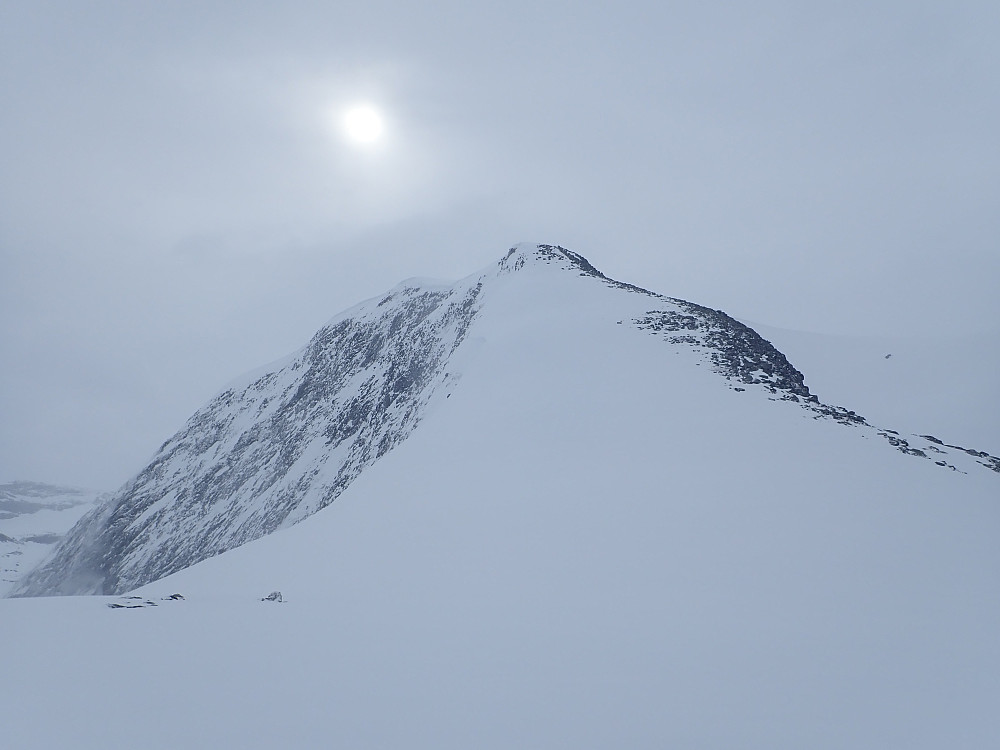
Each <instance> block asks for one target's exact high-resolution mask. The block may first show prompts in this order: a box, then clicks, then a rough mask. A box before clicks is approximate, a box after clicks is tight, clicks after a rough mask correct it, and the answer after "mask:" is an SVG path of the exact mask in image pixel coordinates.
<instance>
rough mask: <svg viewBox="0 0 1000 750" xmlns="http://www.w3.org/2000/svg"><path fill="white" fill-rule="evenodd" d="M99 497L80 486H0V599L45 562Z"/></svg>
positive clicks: (37, 484)
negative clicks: (24, 576) (41, 562)
mask: <svg viewBox="0 0 1000 750" xmlns="http://www.w3.org/2000/svg"><path fill="white" fill-rule="evenodd" d="M102 497H103V495H102V493H100V492H95V491H93V490H84V489H80V488H79V487H57V486H55V485H51V484H41V483H39V482H8V483H6V484H0V597H2V596H5V595H6V594H7V593H8V592H9V591H10V590H11V589H12V588H13V587H14V585H15V584H16V583H17V582H18V581H19V580H20V579H21V577H22V576H23V575H24V574H25V573H27V572H28V571H30V570H32V569H33V568H34V567H35V566H36V565H38V563H39V562H40V561H42V560H44V559H45V557H46V556H47V555H48V554H49V553H50V552H51V551H52V548H53V546H54V545H55V544H56V543H57V542H59V541H60V540H61V539H62V538H63V536H64V535H65V534H66V532H67V531H69V530H70V528H71V527H72V526H73V524H75V523H76V522H77V521H79V520H80V518H81V517H82V516H83V515H84V513H86V512H87V511H88V510H90V508H91V507H92V506H93V505H94V504H95V503H96V502H97V501H98V500H99V499H101V498H102Z"/></svg>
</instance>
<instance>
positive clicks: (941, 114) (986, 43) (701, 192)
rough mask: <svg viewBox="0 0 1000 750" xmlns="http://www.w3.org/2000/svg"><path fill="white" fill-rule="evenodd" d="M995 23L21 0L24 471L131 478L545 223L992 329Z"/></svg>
mask: <svg viewBox="0 0 1000 750" xmlns="http://www.w3.org/2000/svg"><path fill="white" fill-rule="evenodd" d="M998 39H1000V5H998V4H997V3H996V2H995V1H984V2H954V1H948V2H945V1H944V0H938V1H936V2H919V1H917V0H906V1H905V2H903V1H900V2H857V3H854V2H844V3H823V4H820V3H802V2H787V3H783V2H756V3H747V2H743V3H724V2H716V3H693V2H692V3H662V2H657V3H653V2H648V3H620V2H619V3H613V4H612V3H593V2H590V3H588V2H539V1H538V0H532V2H519V0H508V2H505V3H489V4H486V3H475V2H468V1H466V2H424V3H409V2H399V1H398V0H396V1H393V2H382V1H378V0H369V1H368V2H364V3H331V2H328V1H327V2H314V3H313V2H297V3H296V2H291V3H289V2H285V3H281V4H278V3H270V2H257V3H252V2H240V3H235V2H234V3H219V2H209V1H207V0H198V2H190V3H187V2H170V3H136V2H127V1H124V0H123V1H122V2H97V1H93V0H91V1H90V2H86V3H83V2H72V1H67V2H44V1H42V0H33V1H32V2H30V3H29V2H19V1H15V0H0V102H2V105H0V358H2V359H0V361H2V366H3V374H2V376H0V378H2V380H0V386H2V391H0V479H14V478H24V479H36V480H41V481H53V482H69V483H76V484H83V485H89V486H94V487H97V488H107V489H112V488H114V487H116V486H117V485H119V484H120V483H121V482H123V481H124V480H126V479H127V478H128V477H129V476H130V475H131V474H133V473H134V472H135V471H137V470H138V469H140V468H141V466H142V464H143V463H144V462H145V461H146V460H147V459H148V458H149V457H150V455H151V454H152V453H153V451H154V450H155V449H156V448H157V446H158V445H159V444H160V443H161V442H162V441H163V440H165V439H166V438H167V437H169V435H170V434H172V433H173V432H174V431H175V430H176V429H177V428H179V427H180V426H181V425H182V424H183V422H184V420H185V419H186V418H187V416H189V414H190V413H191V412H192V411H193V410H194V409H196V408H197V407H198V406H200V405H201V404H202V403H203V402H204V401H206V400H207V399H208V398H210V397H211V396H212V395H213V394H214V393H215V392H216V391H218V390H219V389H220V388H221V387H222V386H223V385H224V384H225V382H226V381H228V380H230V379H231V378H233V377H235V376H237V375H238V374H240V373H241V372H242V371H245V370H248V369H251V368H255V367H257V366H259V365H261V364H263V363H265V362H268V361H270V360H273V359H276V358H278V357H280V356H282V355H284V354H286V353H288V352H289V351H292V350H294V349H296V348H298V347H299V346H300V345H302V344H303V343H305V342H306V341H307V340H308V338H309V337H310V335H311V334H312V333H313V332H314V331H315V329H317V328H318V327H319V326H320V325H322V324H323V322H324V321H325V320H326V319H328V318H329V317H331V316H333V315H334V314H336V313H337V312H339V311H340V310H342V309H343V308H345V307H347V306H349V305H351V304H354V303H355V302H357V301H359V300H361V299H364V298H367V297H370V296H373V295H375V294H378V293H379V292H381V291H383V290H385V289H386V288H388V287H390V286H392V285H394V284H395V283H397V282H398V281H400V280H401V279H403V278H406V277H409V276H432V277H441V278H458V277H461V276H465V275H467V274H469V273H472V272H473V271H476V270H478V269H479V268H480V267H482V266H485V265H486V264H488V263H490V262H492V261H494V260H495V259H497V258H499V257H500V256H501V255H502V254H503V252H504V250H505V249H506V248H507V247H508V246H509V245H511V244H512V243H514V242H518V241H522V240H525V241H543V242H553V243H559V244H562V245H565V246H567V247H570V248H572V249H574V250H576V251H578V252H581V253H583V254H584V255H586V256H587V257H588V258H589V259H590V260H591V261H592V262H593V263H594V264H595V265H596V266H597V267H598V268H601V269H602V270H604V271H605V272H607V273H608V274H609V275H612V276H615V277H617V278H621V279H624V280H627V281H630V282H634V283H637V284H640V285H642V286H645V287H648V288H651V289H654V290H656V291H660V292H664V293H667V294H670V295H674V296H678V297H682V298H686V299H690V300H692V301H696V302H699V303H702V304H707V305H710V306H712V307H719V308H722V309H724V310H726V311H727V312H730V313H731V314H734V315H737V316H739V317H741V318H745V319H749V320H752V321H759V322H762V323H768V324H771V325H774V326H778V327H785V328H795V329H802V330H808V331H820V332H827V333H845V334H860V333H866V332H870V331H871V332H876V333H880V334H889V335H896V334H906V335H910V334H915V333H922V332H930V333H932V334H949V335H950V334H955V333H970V334H975V333H980V332H985V331H988V330H990V329H993V330H995V329H996V328H997V326H998V323H997V320H998V313H1000V302H998V301H997V298H998V297H1000V295H998V294H997V289H998V288H1000V248H998V243H997V238H998V237H1000V231H998V230H1000V138H998V137H997V133H1000V44H998V43H997V40H998ZM355 102H368V103H370V104H371V105H372V106H375V107H377V108H378V109H379V110H381V112H382V114H383V116H384V119H385V133H384V137H383V138H382V139H381V140H380V141H379V142H377V143H375V144H372V145H370V146H366V147H361V146H359V145H357V144H352V143H349V142H348V141H346V140H345V139H344V137H343V135H342V132H341V129H340V125H339V118H340V116H341V114H342V112H343V110H344V108H345V107H347V106H349V105H351V104H353V103H355Z"/></svg>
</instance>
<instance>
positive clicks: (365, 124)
mask: <svg viewBox="0 0 1000 750" xmlns="http://www.w3.org/2000/svg"><path fill="white" fill-rule="evenodd" d="M343 126H344V133H346V135H347V137H348V138H349V139H350V140H352V141H354V142H355V143H374V142H375V141H377V140H378V139H379V138H381V137H382V131H383V130H384V129H385V128H384V126H383V124H382V115H380V114H379V113H378V111H376V110H375V108H374V107H370V106H368V105H367V104H363V105H358V106H356V107H351V108H350V109H348V110H347V111H346V112H345V113H344V119H343Z"/></svg>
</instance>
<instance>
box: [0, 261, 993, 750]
mask: <svg viewBox="0 0 1000 750" xmlns="http://www.w3.org/2000/svg"><path fill="white" fill-rule="evenodd" d="M548 273H549V270H547V267H543V268H540V269H539V270H538V272H537V273H532V274H529V275H528V276H523V277H521V278H520V279H519V280H518V282H517V283H513V282H510V283H507V282H504V283H499V284H495V285H492V286H491V287H490V288H489V289H488V290H486V291H485V292H484V294H486V293H488V295H489V298H488V299H484V301H483V306H482V313H481V316H480V317H479V318H478V320H477V326H476V329H475V331H474V332H470V335H469V339H468V340H467V341H466V344H464V345H463V347H462V355H461V357H460V358H458V359H456V360H455V361H454V362H453V363H452V368H453V370H451V371H453V372H454V373H456V374H460V375H461V378H460V379H458V380H457V382H456V383H455V385H454V387H451V388H448V389H446V390H445V391H444V395H443V396H442V398H440V399H438V400H436V401H434V402H433V404H432V406H431V408H429V409H428V410H427V413H426V414H425V415H424V417H423V421H422V422H421V426H420V428H419V430H418V431H417V432H415V433H414V434H413V435H412V436H411V438H410V439H408V440H406V441H404V442H402V443H401V444H399V445H398V446H397V447H396V448H395V449H394V450H393V451H392V452H390V453H388V454H386V455H384V456H383V457H382V458H381V459H380V460H379V461H378V462H376V463H375V464H374V465H372V466H371V467H370V468H368V469H367V470H366V471H365V472H363V473H361V474H360V475H359V476H358V477H357V479H356V480H355V481H354V482H353V483H352V484H351V485H350V486H349V487H348V488H347V489H346V490H345V491H344V492H343V494H342V495H341V496H340V498H339V499H338V500H337V501H336V502H335V503H333V504H332V505H331V506H329V507H328V508H326V509H324V510H323V511H321V512H319V513H317V514H315V515H313V516H310V517H309V518H307V519H305V520H304V521H303V522H301V523H299V524H297V525H295V526H293V527H291V528H287V529H283V530H280V531H277V532H276V533H273V534H271V535H270V536H267V537H265V538H263V539H260V540H258V541H255V542H252V543H250V544H247V545H245V546H243V547H240V548H238V549H235V550H232V551H229V552H226V553H225V554H222V555H219V556H217V557H214V558H211V559H209V560H206V561H204V562H202V563H199V564H198V565H195V566H193V567H190V568H188V569H186V570H183V571H181V572H179V573H176V574H174V575H172V576H170V577H167V578H165V579H162V580H160V581H158V582H155V583H152V584H150V585H148V586H146V587H145V588H143V589H140V590H139V591H138V592H135V594H136V595H137V596H141V597H144V598H143V599H139V600H120V599H111V598H105V597H71V598H57V599H18V600H5V601H0V623H2V624H3V628H4V631H3V632H4V635H5V640H6V641H7V642H10V643H14V644H17V648H14V649H10V650H9V652H8V653H7V657H8V658H7V659H6V660H5V669H6V673H7V674H8V675H11V676H12V677H11V678H10V679H5V680H3V681H0V686H2V687H0V712H2V716H0V719H2V725H3V735H4V738H5V740H9V741H10V744H11V746H12V747H13V746H16V747H25V748H32V747H38V748H41V747H52V746H58V745H64V746H75V747H102V748H108V747H137V746H141V747H147V748H174V747H181V746H191V747H218V746H231V747H247V748H255V747H260V748H265V747H275V746H282V747H316V746H321V745H322V746H342V747H352V748H469V747H475V748H505V749H506V748H511V747H523V748H552V747H572V748H607V747H637V748H663V747H698V748H767V749H769V750H774V749H775V748H789V749H791V748H796V749H798V748H804V747H807V748H811V749H823V748H851V749H852V750H858V749H861V748H871V749H872V750H875V749H878V750H884V748H895V747H898V748H908V749H912V748H942V747H948V748H969V749H970V750H971V749H973V748H975V749H976V750H980V749H981V748H984V747H990V746H992V744H994V743H995V740H996V737H998V736H1000V715H998V713H997V711H996V705H997V704H998V701H1000V640H998V639H997V638H996V633H997V632H1000V598H998V597H997V595H996V592H997V591H998V590H1000V547H998V545H997V544H996V539H997V538H998V532H1000V502H998V497H1000V493H998V488H1000V481H998V479H1000V477H998V475H997V474H996V473H995V472H993V471H990V470H989V469H987V468H984V467H983V466H980V465H979V464H977V463H976V462H975V461H973V460H972V458H971V457H969V458H970V462H969V463H967V464H964V465H963V468H962V471H964V472H965V473H962V471H953V470H950V469H948V468H946V467H941V466H938V465H935V462H934V461H933V460H928V459H925V458H921V457H919V456H913V455H907V454H904V453H903V452H901V451H899V450H898V449H897V447H898V446H897V447H894V446H893V445H892V444H891V443H890V442H889V441H887V440H886V439H885V438H884V436H882V435H881V434H880V432H879V431H878V430H875V429H872V428H866V427H864V426H859V425H858V424H856V423H851V422H850V420H847V421H848V422H849V423H848V424H841V423H840V422H838V421H837V420H836V419H834V418H827V417H822V416H820V415H819V414H817V412H815V411H813V410H811V409H810V408H807V406H804V405H803V402H801V401H800V402H795V401H790V400H785V401H782V400H780V395H779V394H778V393H772V392H771V391H769V390H768V389H767V388H766V387H764V386H752V385H747V386H746V390H742V391H737V390H735V389H734V386H736V385H737V383H736V382H735V381H728V380H726V379H724V378H722V377H720V376H718V375H716V374H715V373H712V372H709V371H708V370H709V368H710V366H711V362H710V360H708V359H706V358H705V356H704V353H703V352H700V351H698V350H697V349H694V348H691V347H683V346H673V345H670V344H669V343H667V342H662V341H660V340H657V342H656V343H658V344H662V345H656V346H650V345H649V344H650V338H651V336H653V335H654V334H651V333H650V331H649V330H647V329H644V328H642V327H640V326H638V325H629V324H628V319H627V318H623V317H618V316H617V314H618V313H620V312H621V307H620V305H621V304H622V303H621V302H620V296H618V295H617V291H618V290H616V289H615V288H613V287H609V286H607V285H604V284H594V283H591V280H590V279H588V278H584V277H579V276H576V275H573V276H571V277H570V281H571V283H565V284H562V283H561V284H558V285H553V284H552V283H551V278H550V277H549V276H548V275H547V274H548ZM560 278H562V277H560ZM630 299H631V298H630ZM634 299H635V300H636V302H635V309H634V311H633V313H634V314H633V317H634V318H635V319H639V320H641V319H643V317H644V316H645V315H646V314H647V313H648V312H649V311H650V310H653V309H658V308H662V305H660V304H659V303H654V304H652V305H651V304H650V303H649V300H648V298H647V299H643V298H642V297H641V296H640V295H636V296H635V297H634ZM612 309H613V311H614V312H615V313H616V315H615V316H612V317H611V319H608V312H609V310H612ZM619 319H621V320H623V321H624V322H623V323H622V324H621V325H619V324H618V322H617V320H619ZM656 335H657V336H659V335H661V334H660V332H657V333H656ZM739 387H744V386H739ZM776 398H778V399H779V400H772V399H776ZM942 437H946V436H942ZM962 455H967V454H962ZM948 457H949V460H951V459H952V458H954V459H955V460H956V461H957V460H958V458H960V457H956V456H952V455H951V454H949V456H948ZM272 590H280V591H281V592H282V593H283V595H284V599H285V601H284V603H282V604H277V603H270V602H261V601H259V599H260V598H261V597H262V596H264V595H265V594H267V593H268V592H270V591H272ZM175 592H179V593H181V594H183V595H184V596H185V597H186V599H185V600H183V601H165V600H164V599H163V597H165V596H168V595H169V594H172V593H175ZM126 601H133V602H138V603H142V602H146V601H148V602H151V603H156V604H158V605H159V606H156V607H152V606H149V607H139V608H136V609H110V608H108V607H107V606H106V605H107V604H109V603H117V602H126ZM67 620H70V621H71V622H72V623H73V624H72V631H73V634H74V638H66V632H65V631H66V626H65V622H66V621H67Z"/></svg>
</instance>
